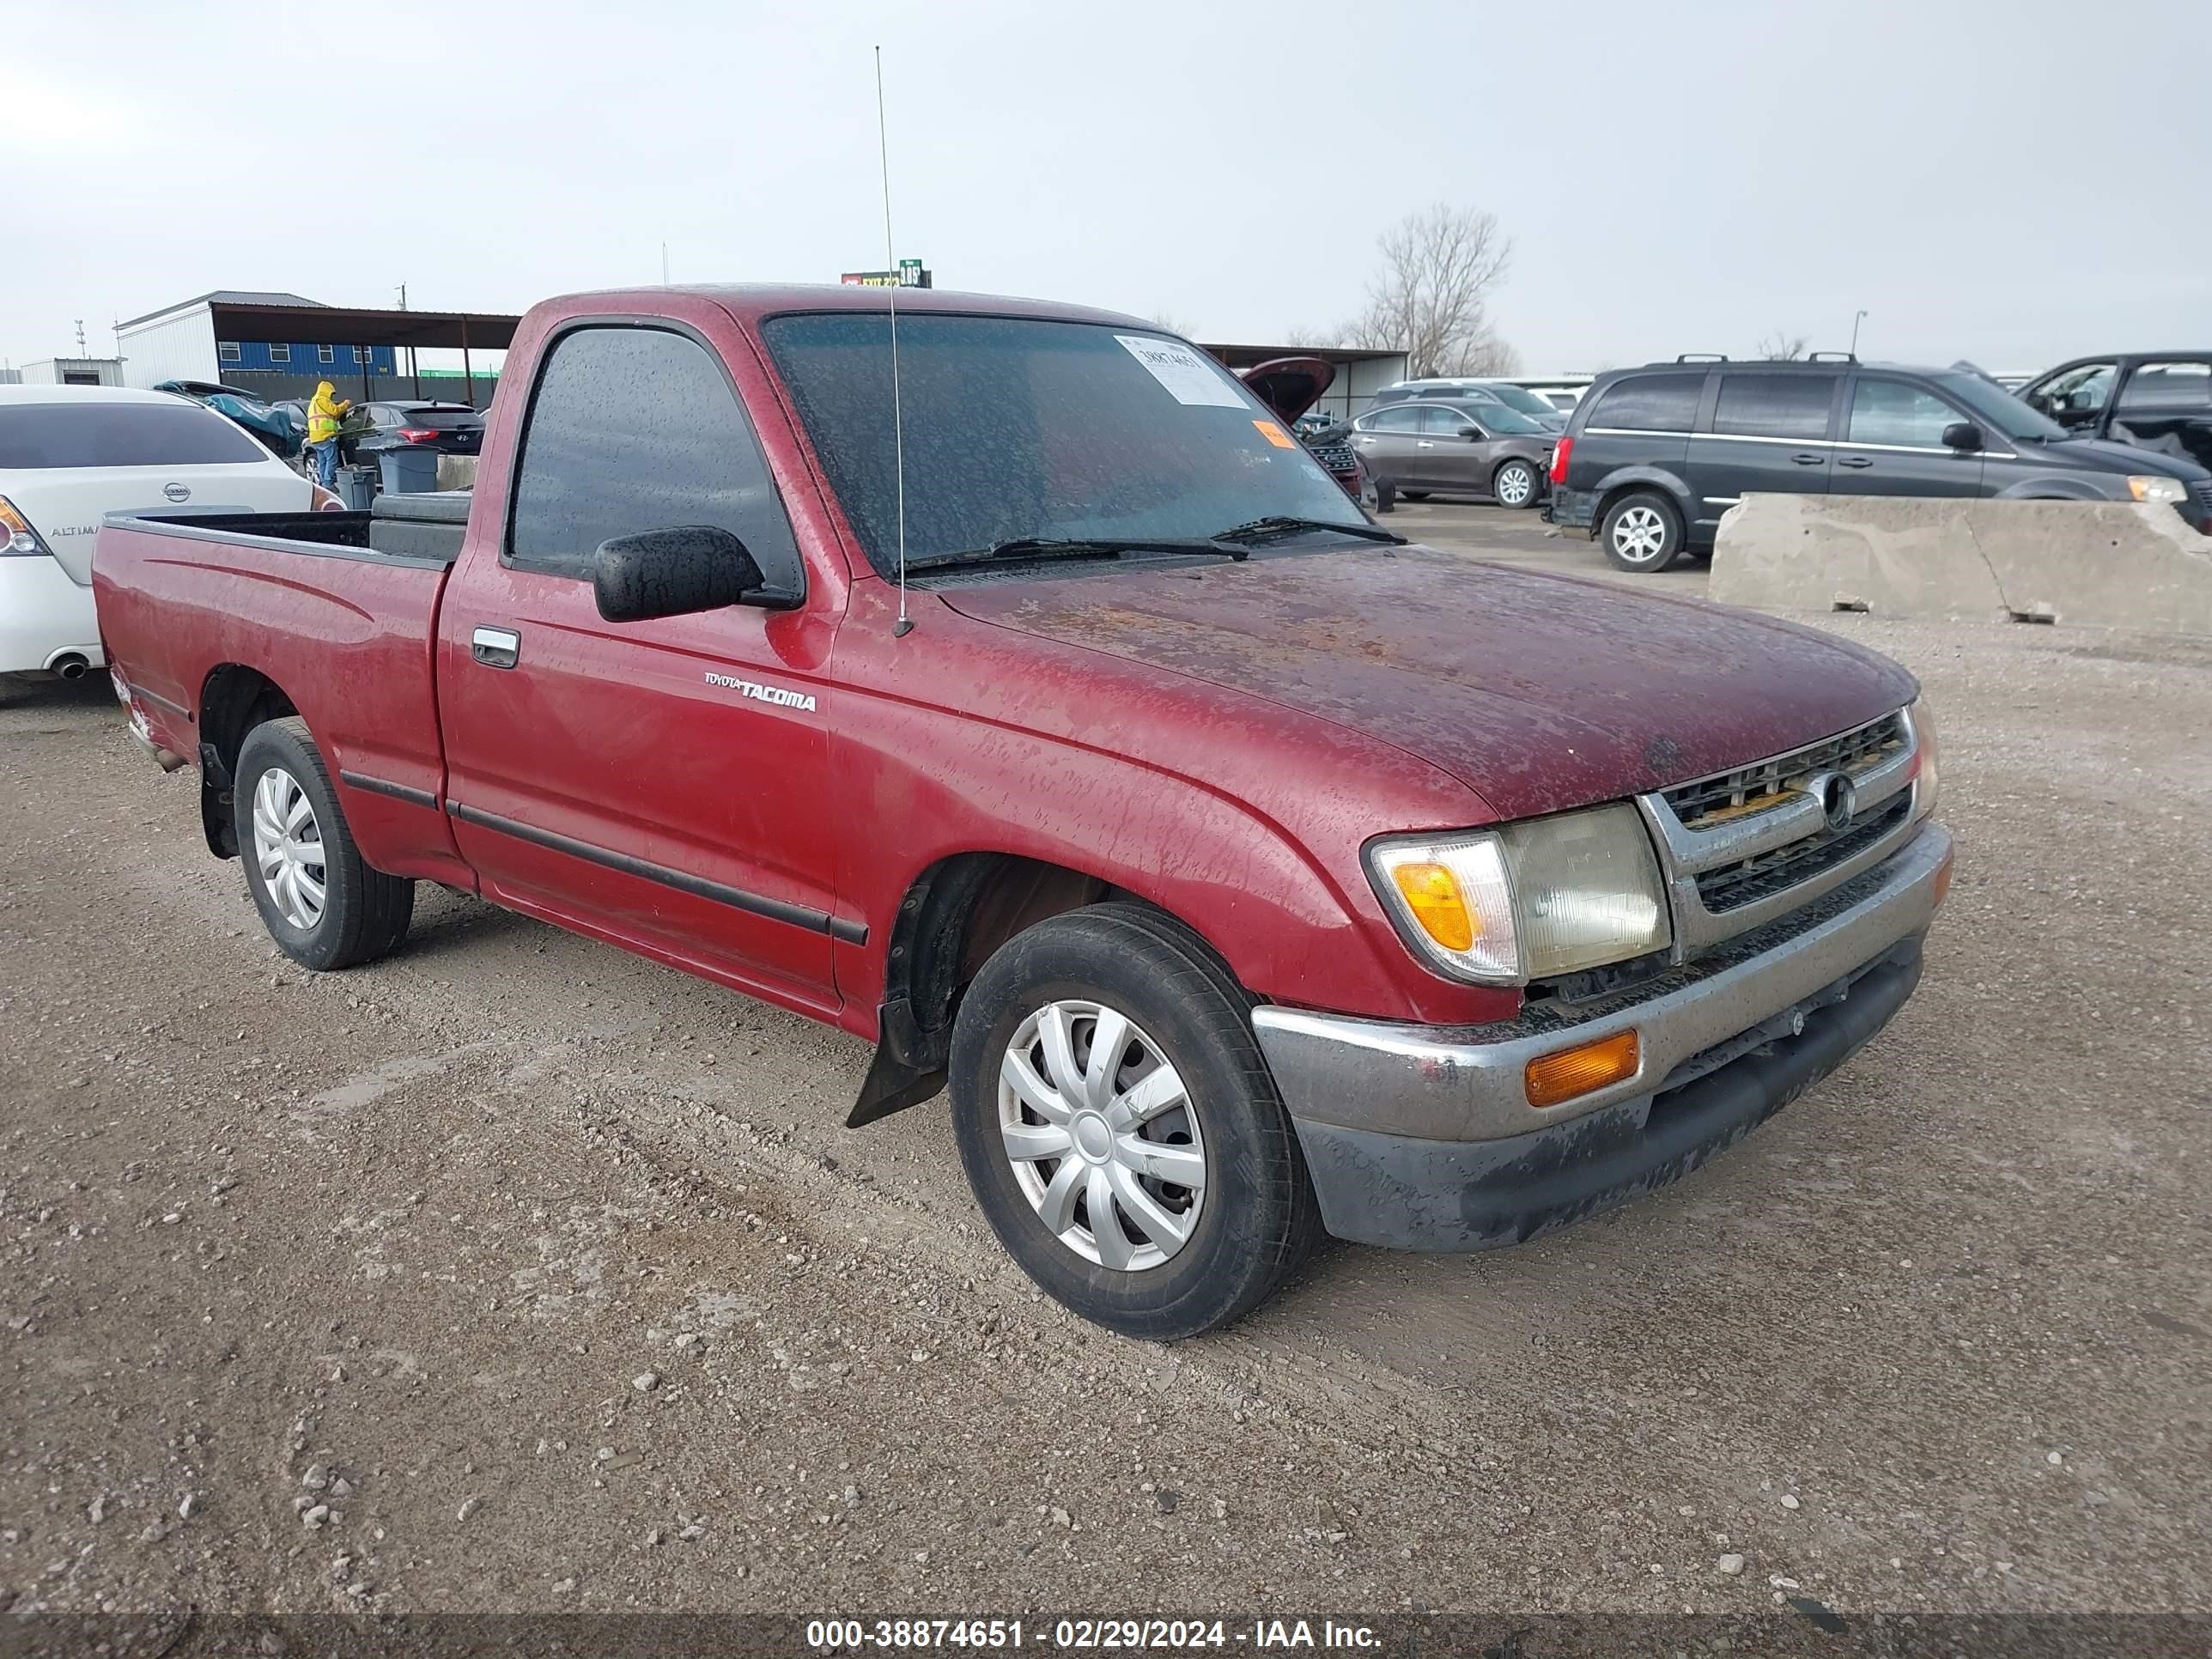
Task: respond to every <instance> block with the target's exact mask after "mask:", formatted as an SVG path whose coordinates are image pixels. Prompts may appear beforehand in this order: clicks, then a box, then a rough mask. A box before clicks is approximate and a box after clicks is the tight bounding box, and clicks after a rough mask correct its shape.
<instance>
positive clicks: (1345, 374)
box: [1198, 340, 1407, 421]
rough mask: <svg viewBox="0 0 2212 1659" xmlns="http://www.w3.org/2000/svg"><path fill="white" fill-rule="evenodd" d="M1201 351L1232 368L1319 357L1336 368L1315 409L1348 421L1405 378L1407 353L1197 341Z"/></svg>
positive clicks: (1254, 366) (1362, 348) (1354, 347)
mask: <svg viewBox="0 0 2212 1659" xmlns="http://www.w3.org/2000/svg"><path fill="white" fill-rule="evenodd" d="M1198 348H1199V349H1200V350H1201V351H1203V352H1205V353H1206V354H1207V355H1208V356H1212V357H1213V358H1215V359H1216V360H1218V362H1220V363H1221V365H1222V367H1224V368H1229V369H1240V368H1256V367H1257V366H1258V365H1260V364H1261V363H1264V362H1271V361H1272V360H1273V359H1275V358H1277V357H1318V358H1320V359H1321V360H1322V362H1325V363H1328V364H1329V365H1331V366H1332V367H1333V368H1334V369H1335V370H1336V379H1335V380H1333V381H1331V382H1330V383H1329V388H1328V391H1327V392H1323V393H1322V397H1321V400H1320V401H1319V402H1318V403H1316V404H1315V405H1314V407H1315V409H1316V410H1321V411H1323V412H1325V413H1327V414H1328V415H1331V416H1334V417H1335V418H1336V419H1338V420H1340V421H1348V420H1350V419H1352V417H1353V416H1355V415H1364V414H1365V413H1366V412H1367V410H1368V409H1369V408H1370V406H1371V405H1372V404H1374V401H1375V394H1376V392H1380V391H1381V390H1382V389H1383V387H1384V386H1395V385H1397V384H1398V382H1399V381H1401V380H1404V379H1405V378H1406V363H1407V357H1406V354H1405V353H1404V352H1402V351H1378V350H1376V349H1371V348H1369V347H1365V346H1294V345H1279V346H1271V345H1217V344H1211V343H1207V342H1206V341H1202V340H1201V341H1200V342H1198Z"/></svg>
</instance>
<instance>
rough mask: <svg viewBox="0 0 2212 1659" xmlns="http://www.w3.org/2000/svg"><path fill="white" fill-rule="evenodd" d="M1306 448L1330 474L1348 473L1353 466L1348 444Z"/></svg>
mask: <svg viewBox="0 0 2212 1659" xmlns="http://www.w3.org/2000/svg"><path fill="white" fill-rule="evenodd" d="M1306 448H1307V450H1308V451H1309V452H1310V453H1311V454H1312V456H1313V458H1314V459H1316V460H1317V461H1319V462H1320V463H1321V464H1322V465H1323V466H1325V467H1327V468H1328V470H1329V471H1331V472H1349V471H1352V466H1353V465H1354V462H1353V460H1352V446H1351V445H1350V444H1308V445H1307V446H1306Z"/></svg>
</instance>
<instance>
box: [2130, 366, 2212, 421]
mask: <svg viewBox="0 0 2212 1659" xmlns="http://www.w3.org/2000/svg"><path fill="white" fill-rule="evenodd" d="M2112 407H2113V408H2114V409H2115V410H2121V411H2123V412H2124V411H2126V410H2153V409H2154V410H2176V411H2179V410H2189V411H2203V412H2207V413H2212V360H2208V359H2204V358H2190V359H2180V360H2175V361H2170V362H2146V363H2138V364H2137V365H2136V371H2135V373H2134V374H2130V375H2129V376H2128V378H2127V383H2126V384H2125V385H2124V386H2122V387H2121V388H2120V395H2119V397H2118V399H2117V400H2115V402H2114V403H2113V404H2112Z"/></svg>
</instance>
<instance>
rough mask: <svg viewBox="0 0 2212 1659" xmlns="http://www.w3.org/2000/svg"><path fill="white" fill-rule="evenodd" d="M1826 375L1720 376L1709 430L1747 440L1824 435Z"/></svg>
mask: <svg viewBox="0 0 2212 1659" xmlns="http://www.w3.org/2000/svg"><path fill="white" fill-rule="evenodd" d="M1835 394H1836V377H1835V376H1834V375H1832V374H1723V375H1722V376H1721V391H1720V397H1719V398H1718V399H1717V401H1716V402H1715V404H1714V405H1713V430H1714V431H1716V432H1729V433H1735V434H1737V435H1741V436H1744V437H1751V438H1800V439H1813V438H1825V437H1826V436H1827V435H1828V404H1830V402H1831V401H1832V399H1833V398H1834V397H1835Z"/></svg>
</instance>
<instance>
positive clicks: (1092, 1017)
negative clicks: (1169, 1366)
mask: <svg viewBox="0 0 2212 1659" xmlns="http://www.w3.org/2000/svg"><path fill="white" fill-rule="evenodd" d="M951 1085H952V1100H953V1123H954V1128H955V1131H956V1133H957V1137H958V1140H959V1144H960V1160H961V1163H962V1164H963V1165H964V1166H965V1167H966V1170H967V1173H968V1180H969V1185H970V1186H971V1187H972V1188H974V1189H975V1199H976V1202H977V1203H978V1204H979V1205H980V1206H981V1208H982V1211H983V1214H984V1217H985V1218H986V1219H987V1220H988V1221H989V1223H990V1224H991V1229H992V1231H994V1232H995V1233H996V1234H997V1235H998V1237H999V1242H1000V1243H1001V1244H1003V1245H1004V1246H1005V1247H1006V1251H1007V1253H1008V1254H1009V1255H1012V1257H1013V1258H1014V1260H1015V1261H1018V1262H1019V1263H1020V1264H1021V1266H1022V1267H1023V1269H1024V1271H1025V1272H1026V1273H1028V1274H1029V1275H1030V1278H1031V1279H1035V1280H1036V1283H1037V1284H1038V1285H1040V1286H1042V1288H1043V1289H1044V1290H1045V1291H1047V1292H1048V1293H1049V1294H1050V1295H1051V1296H1052V1297H1053V1298H1054V1300H1056V1301H1058V1302H1060V1303H1061V1304H1064V1305H1065V1306H1066V1307H1067V1308H1069V1309H1070V1310H1073V1311H1074V1312H1076V1313H1078V1314H1080V1315H1081V1316H1083V1317H1084V1318H1085V1319H1088V1320H1091V1321H1093V1322H1096V1323H1097V1324H1100V1325H1103V1326H1105V1327H1106V1328H1108V1329H1109V1330H1113V1331H1117V1332H1119V1333H1121V1334H1122V1335H1124V1336H1134V1337H1143V1338H1147V1339H1150V1340H1155V1341H1169V1340H1174V1339H1176V1338H1177V1337H1184V1336H1193V1335H1195V1334H1198V1333H1199V1332H1201V1331H1209V1330H1212V1329H1215V1328H1218V1327H1219V1326H1222V1325H1225V1324H1228V1323H1229V1322H1231V1321H1232V1320H1235V1319H1237V1318H1238V1317H1240V1316H1243V1314H1245V1313H1247V1312H1249V1311H1250V1310H1252V1309H1253V1308H1255V1307H1256V1306H1257V1305H1258V1304H1260V1303H1261V1302H1262V1301H1264V1300H1265V1299H1266V1298H1267V1297H1268V1295H1269V1294H1271V1293H1272V1292H1273V1291H1274V1289H1275V1288H1276V1286H1277V1285H1279V1284H1280V1283H1281V1282H1282V1280H1283V1279H1285V1277H1286V1276H1287V1275H1288V1274H1289V1273H1291V1272H1292V1271H1293V1270H1295V1269H1296V1267H1297V1265H1298V1264H1299V1262H1300V1261H1303V1260H1304V1257H1305V1255H1306V1253H1307V1252H1308V1251H1309V1250H1310V1249H1311V1248H1312V1246H1313V1243H1314V1242H1315V1240H1316V1238H1317V1237H1319V1236H1320V1213H1319V1210H1318V1208H1317V1206H1316V1203H1315V1200H1314V1195H1313V1188H1312V1185H1311V1183H1310V1182H1309V1181H1308V1179H1307V1176H1306V1171H1305V1162H1304V1158H1303V1157H1302V1156H1301V1154H1300V1152H1299V1150H1298V1143H1297V1132H1296V1131H1295V1130H1294V1129H1293V1128H1292V1127H1291V1121H1290V1118H1289V1116H1288V1115H1287V1114H1285V1111H1284V1110H1283V1105H1282V1102H1281V1100H1280V1098H1279V1097H1278V1096H1277V1095H1276V1093H1275V1085H1274V1079H1273V1077H1272V1076H1271V1075H1270V1074H1269V1073H1268V1071H1267V1062H1266V1060H1264V1059H1262V1058H1261V1054H1260V1050H1259V1045H1258V1043H1257V1042H1256V1041H1255V1038H1254V1036H1253V1035H1252V1021H1251V1006H1250V1003H1249V1000H1248V999H1247V998H1246V997H1245V996H1244V994H1243V992H1242V991H1241V990H1240V989H1239V988H1238V987H1237V982H1236V981H1235V979H1234V978H1232V977H1231V975H1230V974H1229V972H1228V970H1227V969H1225V967H1223V966H1222V965H1221V964H1220V963H1219V962H1218V960H1216V959H1215V958H1214V957H1213V956H1212V952H1211V951H1208V950H1207V949H1206V946H1205V945H1204V943H1203V942H1202V941H1200V939H1198V937H1197V935H1196V934H1194V933H1191V932H1190V931H1189V930H1188V928H1186V927H1183V926H1182V924H1181V923H1180V922H1177V921H1175V920H1174V919H1173V918H1171V917H1170V916H1167V915H1164V914H1162V913H1160V912H1158V911H1155V910H1152V909H1150V908H1146V907H1144V906H1141V905H1135V904H1122V903H1114V904H1101V905H1094V906H1092V907H1091V908H1088V909H1085V910H1078V911H1074V912H1072V913H1070V914H1068V915H1063V916H1055V917H1053V918H1052V919H1050V920H1048V921H1042V922H1040V923H1038V924H1037V925H1036V927H1032V928H1030V930H1029V931H1028V932H1027V933H1023V934H1021V935H1019V936H1018V937H1017V938H1016V939H1012V941H1010V942H1009V943H1008V944H1006V945H1004V946H1003V947H1001V948H1000V951H998V953H997V954H996V955H994V957H992V958H991V959H990V961H988V962H987V963H985V964H984V965H983V969H982V971H981V973H979V974H978V975H976V977H975V982H974V983H973V984H972V985H970V986H969V988H968V992H967V994H966V995H965V997H963V1000H962V1002H961V1006H960V1013H959V1018H958V1020H957V1024H956V1025H955V1027H954V1030H953V1038H952V1058H951Z"/></svg>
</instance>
